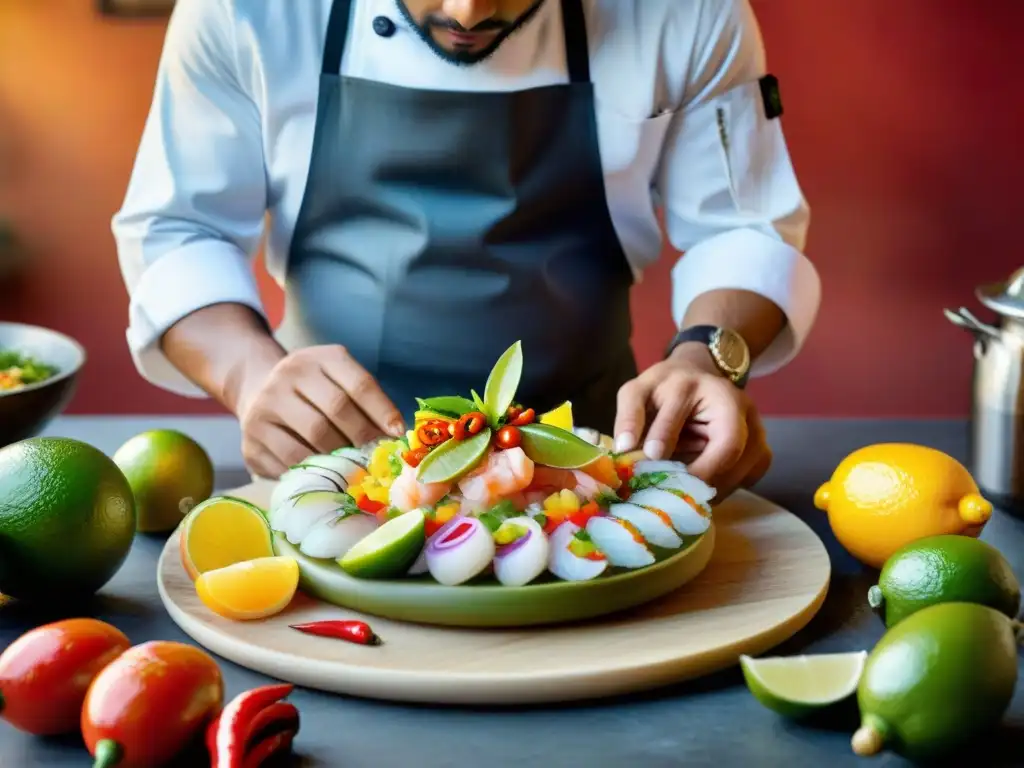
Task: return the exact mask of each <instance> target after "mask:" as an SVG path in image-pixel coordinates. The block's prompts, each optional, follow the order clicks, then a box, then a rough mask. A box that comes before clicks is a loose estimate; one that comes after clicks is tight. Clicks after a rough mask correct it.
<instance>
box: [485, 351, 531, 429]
mask: <svg viewBox="0 0 1024 768" xmlns="http://www.w3.org/2000/svg"><path fill="white" fill-rule="evenodd" d="M522 376H523V344H522V342H519V341H517V342H516V343H515V344H513V345H512V346H511V347H509V348H508V349H506V350H505V352H504V353H502V355H501V357H499V358H498V362H496V363H495V364H494V367H493V368H492V369H491V373H490V375H489V376H488V377H487V385H486V386H485V387H484V406H485V407H486V410H485V411H484V413H486V414H487V418H488V420H489V421H490V422H491V425H492V426H497V425H498V420H499V419H500V418H501V417H502V416H504V415H505V412H506V411H507V410H508V407H509V406H510V405H512V401H513V400H515V397H516V390H517V389H519V381H520V379H521V378H522Z"/></svg>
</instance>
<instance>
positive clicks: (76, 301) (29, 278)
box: [0, 0, 1024, 418]
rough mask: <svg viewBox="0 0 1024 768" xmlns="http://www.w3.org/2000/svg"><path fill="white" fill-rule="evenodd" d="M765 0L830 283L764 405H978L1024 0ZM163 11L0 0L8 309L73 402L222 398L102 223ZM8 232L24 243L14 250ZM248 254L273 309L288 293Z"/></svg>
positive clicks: (1008, 265)
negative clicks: (49, 347) (56, 340)
mask: <svg viewBox="0 0 1024 768" xmlns="http://www.w3.org/2000/svg"><path fill="white" fill-rule="evenodd" d="M754 6H755V8H756V10H757V12H758V15H759V18H760V21H761V25H762V29H763V32H764V36H765V39H766V42H767V46H768V53H769V62H770V67H771V70H772V71H773V72H774V73H775V74H776V75H777V76H778V77H779V79H780V81H781V85H782V89H783V99H784V103H785V109H786V113H785V118H784V121H785V122H784V126H785V130H786V134H787V137H788V140H789V144H790V149H791V152H792V155H793V157H794V161H795V164H796V167H797V171H798V173H799V175H800V178H801V181H802V184H803V187H804V189H805V192H806V194H807V197H808V198H809V200H810V202H811V206H812V208H813V223H812V227H811V233H810V245H809V249H808V252H809V255H810V257H811V258H812V259H813V260H814V261H815V263H816V264H817V266H818V269H819V270H820V272H821V276H822V280H823V290H824V296H823V306H822V310H821V314H820V316H819V321H818V324H817V328H816V329H815V331H814V332H813V334H812V336H811V338H810V340H809V342H808V344H807V347H806V348H805V350H804V351H803V353H802V354H801V356H800V357H799V358H798V359H797V360H796V361H795V362H794V363H793V364H791V365H790V366H789V367H788V368H786V369H785V370H784V371H783V372H781V373H779V374H777V375H775V376H772V377H770V378H769V379H766V380H761V381H757V382H755V384H754V385H753V391H754V394H755V396H756V398H757V400H758V402H759V404H760V406H761V409H762V411H763V412H764V413H765V414H767V415H769V416H833V417H950V418H959V417H965V416H966V415H967V414H968V412H969V408H970V376H971V340H970V337H969V336H968V334H966V333H965V332H963V331H962V330H958V329H957V328H954V327H953V326H952V325H950V323H949V322H948V321H946V320H945V319H944V317H943V314H942V309H943V308H944V307H957V306H960V305H962V304H966V305H967V306H968V307H971V308H975V307H976V306H977V305H976V302H975V299H974V288H975V286H976V285H978V284H980V283H986V282H990V281H996V280H1003V279H1005V278H1006V277H1007V276H1008V275H1009V274H1010V273H1011V272H1012V271H1013V270H1014V269H1016V268H1017V267H1018V266H1020V264H1021V263H1022V262H1024V259H1022V258H1021V249H1020V248H1019V245H1018V243H1019V233H1020V232H1021V229H1022V224H1024V218H1022V214H1021V200H1022V198H1021V195H1020V184H1021V179H1022V178H1024V152H1022V151H1021V150H1020V147H1019V145H1017V141H1018V140H1019V138H1020V137H1021V136H1022V135H1024V86H1022V84H1021V80H1020V74H1019V67H1017V66H1015V63H1016V61H1017V58H1018V56H1019V51H1020V29H1021V28H1022V27H1024V3H1021V2H1020V1H1019V0H990V2H987V3H984V4H976V3H969V2H964V1H963V0H900V1H899V2H896V3H893V2H888V0H860V2H857V3H834V2H821V0H754ZM165 23H166V21H165V20H162V19H112V18H110V17H105V16H103V15H101V14H100V13H99V11H98V10H97V4H96V2H95V0H25V1H22V0H0V320H8V321H21V322H26V323H32V324H38V325H43V326H47V327H50V328H54V329H56V330H58V331H63V332H65V333H67V334H70V335H71V336H73V337H74V338H76V339H78V340H79V341H80V342H81V343H82V344H83V345H84V346H85V347H86V349H87V350H88V354H89V362H88V364H87V365H86V367H85V370H84V372H83V374H82V378H81V381H80V383H79V387H78V391H77V394H76V396H75V398H74V400H73V401H72V402H71V404H70V406H69V407H68V409H67V411H66V412H67V413H68V414H72V415H80V416H107V415H115V416H147V417H148V416H170V417H181V416H186V415H187V416H204V415H217V414H222V411H221V410H220V409H219V408H218V407H217V406H215V405H213V404H211V403H208V402H203V401H194V400H186V399H181V398H178V397H174V396H172V395H170V394H167V393H164V392H161V391H160V390H158V389H156V388H154V387H152V386H151V385H149V384H147V383H146V382H145V381H143V380H142V379H141V378H140V377H139V376H138V375H137V373H136V372H135V369H134V367H133V365H132V363H131V360H130V358H129V354H128V350H127V347H126V344H125V341H124V328H125V323H126V318H127V301H128V299H127V296H126V293H125V289H124V286H123V283H122V281H121V276H120V273H119V271H118V265H117V259H116V255H115V251H114V244H113V241H112V238H111V234H110V217H111V215H112V214H113V213H114V211H115V210H116V209H117V208H118V207H119V205H120V203H121V199H122V196H123V193H124V189H125V186H126V183H127V179H128V176H129V172H130V169H131V166H132V162H133V158H134V155H135V152H136V148H137V144H138V139H139V136H140V133H141V130H142V126H143V121H144V119H145V116H146V112H147V109H148V107H149V102H150V97H151V93H152V87H153V78H154V73H155V70H156V65H157V60H158V57H159V54H160V49H161V45H162V41H163V34H164V28H165ZM5 226H7V227H8V229H9V231H10V232H13V236H14V238H16V242H17V245H16V246H11V245H9V244H8V245H4V244H3V243H5V242H6V240H5V237H8V236H6V235H5V234H4V233H3V231H4V227H5ZM14 252H19V253H22V254H24V260H23V263H21V264H20V265H15V264H14V263H13V257H12V254H13V253H14ZM4 254H7V255H4ZM676 256H677V255H676V254H673V253H669V252H666V253H665V254H664V256H663V259H662V262H661V264H660V266H659V267H658V268H657V269H655V270H654V271H653V272H651V273H649V274H648V276H647V277H646V280H645V282H644V284H643V285H642V286H640V287H639V288H638V289H637V290H636V291H635V294H634V306H635V311H634V314H635V317H636V321H637V324H636V325H637V327H636V332H635V345H636V349H637V351H638V354H639V357H640V360H641V363H642V364H649V363H651V362H653V361H654V360H656V359H657V358H658V357H660V354H661V351H662V349H663V348H664V345H665V343H666V342H667V341H668V339H669V338H670V337H671V335H672V324H671V319H670V317H669V296H668V290H667V288H668V280H666V279H664V278H665V277H666V276H667V274H668V271H669V268H670V267H671V264H672V261H673V260H674V259H675V258H676ZM5 263H6V264H8V265H10V266H9V269H8V271H7V273H6V275H5V273H4V267H3V265H4V264H5ZM257 270H258V273H259V276H260V279H261V283H262V286H263V289H264V293H265V298H266V301H267V304H268V306H269V307H270V311H271V315H272V317H273V319H274V320H275V322H276V320H277V319H278V318H279V317H280V315H281V294H280V291H279V290H278V288H277V287H276V286H274V285H273V284H272V283H271V281H270V280H269V279H268V278H267V277H266V274H265V273H264V272H263V269H262V267H257ZM979 315H980V316H982V317H983V318H988V314H987V313H986V312H984V311H983V310H982V311H979Z"/></svg>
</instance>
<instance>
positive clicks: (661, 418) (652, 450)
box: [644, 378, 695, 460]
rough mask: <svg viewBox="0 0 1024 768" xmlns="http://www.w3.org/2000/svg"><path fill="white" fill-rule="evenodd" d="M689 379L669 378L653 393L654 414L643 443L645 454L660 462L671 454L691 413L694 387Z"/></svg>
mask: <svg viewBox="0 0 1024 768" xmlns="http://www.w3.org/2000/svg"><path fill="white" fill-rule="evenodd" d="M691 381H692V380H690V379H678V378H668V379H666V380H664V381H663V382H662V383H661V384H660V385H659V386H658V389H657V390H656V391H655V393H654V400H655V403H656V405H657V414H656V415H655V417H654V419H653V421H652V422H651V428H650V430H649V431H648V433H647V439H646V440H645V441H644V454H646V456H647V458H649V459H655V460H657V459H661V458H664V457H665V456H668V455H670V454H671V453H674V452H675V450H676V444H677V442H678V441H679V432H680V431H681V430H682V428H683V425H685V424H686V420H687V418H689V416H690V413H691V412H692V411H693V408H694V405H695V403H694V402H693V399H692V395H693V391H694V388H693V385H692V384H691Z"/></svg>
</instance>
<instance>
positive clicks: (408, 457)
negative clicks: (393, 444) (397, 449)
mask: <svg viewBox="0 0 1024 768" xmlns="http://www.w3.org/2000/svg"><path fill="white" fill-rule="evenodd" d="M428 453H430V449H429V448H427V447H426V446H422V447H420V448H416V449H410V450H408V451H406V452H405V453H403V454H402V459H404V460H405V463H406V464H408V465H409V466H410V467H413V468H416V467H418V466H419V465H420V462H421V461H423V459H424V458H425V457H426V455H427V454H428Z"/></svg>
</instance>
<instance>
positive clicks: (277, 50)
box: [113, 0, 820, 397]
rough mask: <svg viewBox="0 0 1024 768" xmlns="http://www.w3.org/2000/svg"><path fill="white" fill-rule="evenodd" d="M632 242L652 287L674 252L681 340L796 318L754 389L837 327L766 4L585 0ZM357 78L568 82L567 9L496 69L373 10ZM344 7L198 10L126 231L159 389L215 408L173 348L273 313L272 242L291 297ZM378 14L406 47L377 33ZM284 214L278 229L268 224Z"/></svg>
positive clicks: (613, 193)
mask: <svg viewBox="0 0 1024 768" xmlns="http://www.w3.org/2000/svg"><path fill="white" fill-rule="evenodd" d="M583 5H584V9H585V12H586V17H587V27H588V31H589V40H590V58H591V76H592V79H593V84H594V89H595V97H596V109H597V125H598V132H599V140H600V148H601V155H602V161H603V165H604V170H605V185H606V192H607V197H608V205H609V208H610V213H611V218H612V222H613V225H614V226H615V229H616V231H617V233H618V235H619V238H620V240H621V243H622V246H623V250H624V251H625V253H626V256H627V258H628V259H629V262H630V264H631V267H632V269H633V274H634V275H635V277H636V279H637V280H639V279H640V278H641V277H642V274H643V271H644V269H645V268H646V267H648V266H650V265H651V264H652V263H653V262H654V261H656V260H657V258H658V255H659V252H660V249H661V244H662V234H661V230H660V228H659V222H658V219H657V215H656V208H657V207H663V209H664V214H665V224H666V230H667V234H668V237H669V238H670V240H671V242H672V244H673V245H674V246H675V247H676V248H677V249H679V250H682V251H686V253H685V255H684V256H683V257H682V258H681V259H680V260H679V261H678V262H677V263H676V265H675V267H674V268H673V271H672V281H673V291H672V315H673V317H674V319H675V321H676V323H677V324H678V323H679V322H680V321H681V319H682V317H683V315H684V313H685V311H686V308H687V306H688V305H689V304H690V302H691V301H692V300H693V299H694V297H696V296H698V295H700V294H702V293H704V292H706V291H710V290H715V289H725V288H729V289H746V290H748V291H753V292H755V293H758V294H760V295H763V296H766V297H767V298H769V299H771V300H772V301H774V302H775V303H776V304H777V305H778V306H779V307H781V308H782V310H783V311H784V312H785V315H786V318H787V320H788V323H787V326H786V329H785V330H784V331H783V333H782V334H780V336H779V337H778V339H776V340H775V342H774V343H773V344H772V345H771V347H770V348H769V349H768V350H767V351H765V352H764V353H763V354H762V355H760V356H759V358H758V359H757V360H756V361H755V364H754V367H753V369H752V372H751V373H752V375H754V376H756V375H764V374H766V373H769V372H771V371H774V370H777V369H778V368H780V367H781V366H783V365H785V364H786V363H787V362H788V361H789V360H790V359H791V358H792V357H793V356H794V355H795V354H796V353H797V351H798V350H799V348H800V346H801V344H802V343H803V340H804V339H805V337H806V336H807V333H808V331H809V330H810V328H811V325H812V324H813V322H814V318H815V315H816V313H817V309H818V304H819V298H820V283H819V279H818V275H817V272H816V270H815V268H814V267H813V265H812V264H811V262H810V261H809V260H808V259H807V258H806V257H805V256H804V255H803V253H802V251H803V248H804V242H805V237H806V232H807V227H808V223H809V210H808V206H807V203H806V201H805V199H804V196H803V194H802V192H801V189H800V186H799V184H798V182H797V179H796V176H795V174H794V171H793V167H792V165H791V163H790V158H789V154H788V152H787V149H786V144H785V140H784V138H783V132H782V127H781V121H780V120H779V119H767V118H766V111H765V107H764V101H763V99H762V96H761V91H760V87H759V84H758V80H759V78H760V77H761V76H762V75H764V74H765V73H766V72H767V69H766V61H765V52H764V46H763V43H762V39H761V35H760V31H759V28H758V25H757V21H756V19H755V17H754V14H753V11H752V9H751V7H750V5H749V0H583ZM354 6H355V7H354V11H353V17H352V23H351V25H350V28H349V40H348V44H347V46H346V49H345V55H344V58H343V61H342V73H343V74H345V75H348V76H352V77H358V78H363V79H369V80H378V81H384V82H387V83H391V84H396V85H401V86H404V87H407V88H434V89H446V90H463V91H503V90H518V89H524V88H536V87H541V86H545V85H550V84H554V83H563V82H566V81H567V80H568V76H567V69H566V57H565V45H564V37H563V31H562V20H561V12H560V8H559V3H558V2H557V0H545V2H544V4H543V5H542V6H541V8H540V10H539V11H538V13H537V14H536V15H535V16H534V17H533V18H532V19H530V20H529V21H528V22H527V23H526V24H525V25H524V26H523V27H522V28H521V29H519V30H518V31H517V32H516V33H515V34H514V35H512V36H511V37H509V39H507V40H506V41H505V42H504V44H503V45H502V46H501V47H500V48H499V49H498V50H497V51H496V52H495V54H494V55H493V56H492V57H490V58H489V59H487V60H485V61H483V62H481V63H478V64H475V65H473V66H457V65H453V64H451V63H449V62H446V61H444V60H443V59H441V58H440V57H439V56H437V55H436V54H435V53H434V52H432V51H431V50H430V48H429V47H428V46H427V45H426V44H424V42H423V41H422V40H420V39H419V38H418V37H417V35H416V32H415V30H414V29H412V28H410V26H409V24H408V23H407V22H406V20H405V19H404V17H403V16H402V15H401V14H400V13H399V11H398V8H397V6H396V2H395V0H357V1H356V2H355V4H354ZM330 8H331V0H178V2H177V5H176V8H175V10H174V13H173V15H172V17H171V21H170V24H169V27H168V32H167V38H166V42H165V46H164V50H163V54H162V57H161V60H160V65H159V70H158V74H157V79H156V88H155V93H154V98H153V104H152V109H151V111H150V114H149V118H148V120H147V122H146V125H145V130H144V133H143V136H142V141H141V146H140V148H139V152H138V157H137V159H136V163H135V168H134V171H133V173H132V176H131V181H130V184H129V187H128V191H127V195H126V198H125V200H124V203H123V207H122V208H121V210H120V211H119V212H118V213H117V214H116V215H115V216H114V220H113V232H114V236H115V239H116V243H117V250H118V255H119V260H120V265H121V270H122V273H123V275H124V280H125V283H126V285H127V288H128V291H129V293H130V296H131V301H130V306H129V319H128V328H127V340H128V345H129V348H130V349H131V352H132V356H133V359H134V360H135V363H136V366H137V368H138V370H139V371H140V373H141V374H142V375H143V376H144V377H145V378H146V379H148V380H149V381H150V382H152V383H154V384H156V385H158V386H161V387H163V388H165V389H167V390H170V391H173V392H177V393H179V394H182V395H187V396H194V397H203V396H204V393H202V392H201V391H200V390H199V389H198V388H197V387H196V386H195V385H193V384H192V383H191V382H189V381H188V380H187V379H186V378H185V377H184V376H183V375H182V374H181V373H180V372H179V371H177V370H176V369H175V368H174V367H173V366H172V365H171V364H170V363H169V361H168V360H167V359H166V358H165V357H164V356H163V354H162V353H161V351H160V349H159V339H160V337H161V336H162V335H163V333H164V332H165V331H166V330H167V329H168V328H170V327H171V326H172V325H174V323H176V322H177V321H178V320H180V319H182V318H183V317H185V316H186V315H188V314H190V313H191V312H193V311H195V310H198V309H201V308H202V307H205V306H209V305H211V304H217V303H222V302H236V303H240V304H244V305H247V306H249V307H251V308H252V309H254V310H256V311H257V312H259V313H261V314H264V308H263V305H262V303H261V300H260V296H259V293H258V290H257V285H256V282H255V279H254V276H253V271H252V262H251V260H252V258H253V257H254V254H255V253H256V252H257V250H258V248H259V244H260V241H261V240H262V238H263V236H264V235H266V238H267V241H266V248H265V254H266V260H267V270H268V272H269V274H270V275H271V276H272V277H273V278H275V279H276V280H277V281H278V282H279V283H280V284H282V285H283V283H284V280H285V276H286V273H287V256H288V250H289V245H290V241H291V238H292V232H293V229H294V225H295V221H296V218H297V216H298V212H299V206H300V204H301V202H302V197H303V192H304V189H305V185H306V178H307V175H308V172H309V162H310V156H311V153H312V142H313V130H314V123H315V118H316V107H317V96H318V82H319V75H320V68H321V58H322V51H323V41H324V36H325V33H326V29H327V22H328V16H329V13H330ZM378 16H385V17H387V18H389V19H391V20H392V21H393V22H394V24H395V25H396V27H397V31H396V32H395V34H393V35H391V36H381V35H379V34H377V33H375V31H374V26H373V21H374V19H375V18H376V17H378ZM268 213H269V216H268V215H267V214H268Z"/></svg>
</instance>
